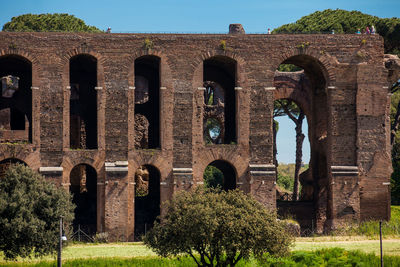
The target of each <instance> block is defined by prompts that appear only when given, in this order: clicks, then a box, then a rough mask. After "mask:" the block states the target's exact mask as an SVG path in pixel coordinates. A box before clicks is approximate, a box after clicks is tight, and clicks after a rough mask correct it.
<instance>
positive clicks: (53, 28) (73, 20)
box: [3, 13, 102, 32]
mask: <svg viewBox="0 0 400 267" xmlns="http://www.w3.org/2000/svg"><path fill="white" fill-rule="evenodd" d="M3 31H7V32H102V31H101V30H99V29H98V28H96V27H94V26H89V25H86V24H85V22H84V21H83V20H81V19H79V18H77V17H75V16H73V15H69V14H59V13H54V14H25V15H21V16H18V17H13V18H12V19H11V21H10V22H7V23H6V24H4V26H3Z"/></svg>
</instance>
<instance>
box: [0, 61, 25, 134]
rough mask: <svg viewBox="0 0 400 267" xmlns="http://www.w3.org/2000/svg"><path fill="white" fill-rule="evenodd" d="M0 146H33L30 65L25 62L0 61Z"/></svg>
mask: <svg viewBox="0 0 400 267" xmlns="http://www.w3.org/2000/svg"><path fill="white" fill-rule="evenodd" d="M0 79H1V97H0V130H2V131H3V134H2V137H1V139H0V142H27V141H29V142H32V91H31V86H32V64H31V62H30V61H28V60H27V59H25V58H23V57H20V56H16V55H7V56H2V57H0Z"/></svg>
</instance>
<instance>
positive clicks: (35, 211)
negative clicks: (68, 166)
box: [0, 164, 74, 259]
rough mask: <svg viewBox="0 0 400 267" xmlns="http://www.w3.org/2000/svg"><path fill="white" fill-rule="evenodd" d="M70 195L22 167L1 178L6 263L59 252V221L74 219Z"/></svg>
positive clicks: (1, 244)
mask: <svg viewBox="0 0 400 267" xmlns="http://www.w3.org/2000/svg"><path fill="white" fill-rule="evenodd" d="M73 209H74V206H73V204H72V201H71V196H70V194H69V193H68V192H67V191H65V190H64V189H63V188H59V187H56V186H55V185H54V184H53V183H51V182H47V181H46V180H45V179H44V178H43V177H42V176H41V175H39V174H38V173H36V172H34V171H33V170H31V169H30V168H29V167H27V166H24V165H22V164H16V165H12V166H11V167H10V168H9V169H8V170H7V171H6V173H5V175H4V177H0V251H3V252H4V256H5V258H6V259H15V258H16V257H17V256H20V257H30V256H32V255H33V256H35V257H38V256H43V255H46V254H50V253H52V252H55V251H56V250H57V247H58V242H59V220H60V217H61V216H63V219H64V222H67V223H68V222H71V221H72V219H73Z"/></svg>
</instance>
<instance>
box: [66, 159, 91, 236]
mask: <svg viewBox="0 0 400 267" xmlns="http://www.w3.org/2000/svg"><path fill="white" fill-rule="evenodd" d="M69 191H70V192H71V194H72V202H73V203H74V204H75V205H76V208H75V210H74V215H75V219H74V221H73V223H72V224H73V229H74V231H77V230H78V229H81V230H82V231H84V232H85V233H86V234H88V235H93V234H95V233H96V231H97V215H98V214H97V194H98V192H97V172H96V170H95V169H94V168H93V167H92V166H90V165H88V164H78V165H76V166H75V167H74V168H72V170H71V172H70V187H69Z"/></svg>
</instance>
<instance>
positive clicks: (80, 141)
mask: <svg viewBox="0 0 400 267" xmlns="http://www.w3.org/2000/svg"><path fill="white" fill-rule="evenodd" d="M69 66H70V71H69V77H70V87H71V93H70V101H69V104H70V116H69V121H70V127H69V129H70V148H72V149H97V92H96V89H95V88H96V87H97V59H96V58H95V57H94V56H92V55H89V54H78V55H75V56H73V57H71V58H70V61H69Z"/></svg>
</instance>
